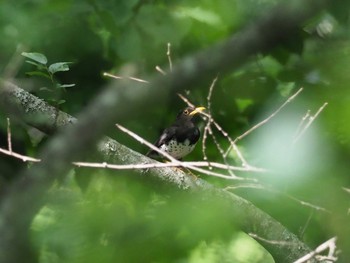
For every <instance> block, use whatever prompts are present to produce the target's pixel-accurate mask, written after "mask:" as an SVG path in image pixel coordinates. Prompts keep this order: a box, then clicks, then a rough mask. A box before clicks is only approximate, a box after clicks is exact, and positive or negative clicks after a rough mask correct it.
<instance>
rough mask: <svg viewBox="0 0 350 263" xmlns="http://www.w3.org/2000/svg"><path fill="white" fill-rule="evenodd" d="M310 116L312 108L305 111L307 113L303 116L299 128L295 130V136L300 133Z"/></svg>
mask: <svg viewBox="0 0 350 263" xmlns="http://www.w3.org/2000/svg"><path fill="white" fill-rule="evenodd" d="M309 117H310V110H307V112H306V113H305V115H304V116H303V117H302V118H301V121H300V123H299V125H298V128H297V130H296V132H295V135H294V138H295V137H296V136H297V135H298V134H299V133H300V131H301V129H302V127H303V126H304V123H305V121H306V120H307V119H308V118H309Z"/></svg>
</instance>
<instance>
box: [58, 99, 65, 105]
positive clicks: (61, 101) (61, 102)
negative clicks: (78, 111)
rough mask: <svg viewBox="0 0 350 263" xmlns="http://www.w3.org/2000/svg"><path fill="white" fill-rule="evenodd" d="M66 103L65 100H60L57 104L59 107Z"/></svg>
mask: <svg viewBox="0 0 350 263" xmlns="http://www.w3.org/2000/svg"><path fill="white" fill-rule="evenodd" d="M65 102H66V101H65V100H59V101H57V102H56V104H57V105H61V104H63V103H65Z"/></svg>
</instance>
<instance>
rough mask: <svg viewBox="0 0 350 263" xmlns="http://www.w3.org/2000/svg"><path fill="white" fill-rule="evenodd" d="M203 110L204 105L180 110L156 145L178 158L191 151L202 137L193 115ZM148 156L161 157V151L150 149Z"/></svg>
mask: <svg viewBox="0 0 350 263" xmlns="http://www.w3.org/2000/svg"><path fill="white" fill-rule="evenodd" d="M203 110H205V108H204V107H186V108H185V109H184V110H182V111H180V112H179V113H178V115H177V117H176V120H175V122H174V123H173V124H172V125H171V126H170V127H168V128H166V129H165V130H164V131H163V132H162V134H161V135H160V137H159V139H158V140H157V141H156V142H155V143H154V146H156V147H157V148H159V149H160V150H161V151H164V152H166V153H168V154H169V155H171V156H172V157H173V158H175V159H177V160H181V159H182V158H183V157H185V156H186V155H188V154H189V153H191V152H192V151H193V149H194V147H195V146H196V144H197V142H198V140H199V137H200V131H199V129H198V127H197V126H196V124H195V123H194V120H193V117H194V116H195V115H197V114H198V113H200V112H202V111H203ZM147 156H149V157H159V153H157V152H156V151H154V150H150V151H149V152H148V153H147Z"/></svg>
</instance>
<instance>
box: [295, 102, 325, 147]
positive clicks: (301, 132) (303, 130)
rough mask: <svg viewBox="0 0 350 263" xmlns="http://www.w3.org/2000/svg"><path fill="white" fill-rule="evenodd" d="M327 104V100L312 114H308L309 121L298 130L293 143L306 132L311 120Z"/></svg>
mask: <svg viewBox="0 0 350 263" xmlns="http://www.w3.org/2000/svg"><path fill="white" fill-rule="evenodd" d="M327 105H328V102H325V103H324V104H323V105H322V106H321V107H320V108H319V109H318V111H317V112H316V113H315V115H313V116H308V118H309V121H308V122H307V123H306V124H305V126H304V127H303V128H302V129H301V130H300V132H299V133H298V134H297V135H296V136H295V138H294V140H293V143H294V144H295V143H296V142H297V141H298V140H299V139H300V137H301V136H303V134H304V133H305V132H306V130H307V129H308V128H309V127H310V125H311V124H312V123H313V121H314V120H315V119H316V118H317V117H318V115H319V114H320V113H321V112H322V111H323V110H324V108H325V107H326V106H327Z"/></svg>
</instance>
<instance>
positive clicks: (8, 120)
mask: <svg viewBox="0 0 350 263" xmlns="http://www.w3.org/2000/svg"><path fill="white" fill-rule="evenodd" d="M7 147H8V150H9V152H10V153H12V141H11V123H10V118H7Z"/></svg>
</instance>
